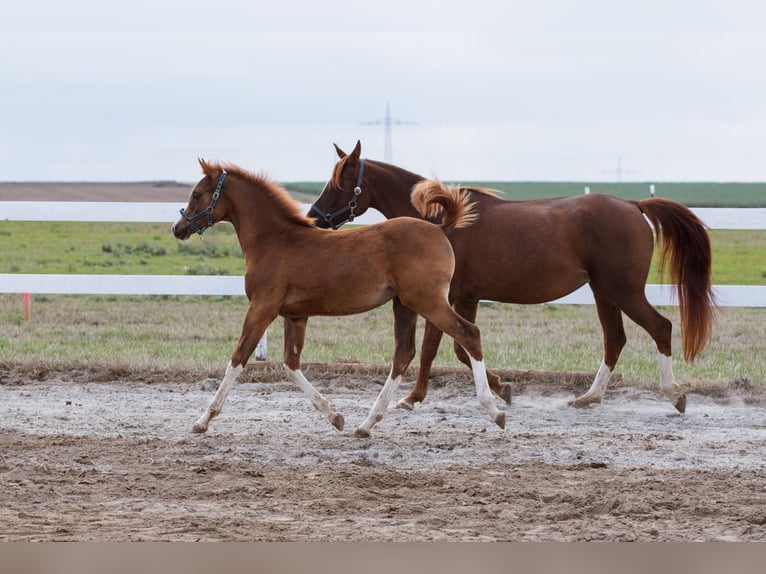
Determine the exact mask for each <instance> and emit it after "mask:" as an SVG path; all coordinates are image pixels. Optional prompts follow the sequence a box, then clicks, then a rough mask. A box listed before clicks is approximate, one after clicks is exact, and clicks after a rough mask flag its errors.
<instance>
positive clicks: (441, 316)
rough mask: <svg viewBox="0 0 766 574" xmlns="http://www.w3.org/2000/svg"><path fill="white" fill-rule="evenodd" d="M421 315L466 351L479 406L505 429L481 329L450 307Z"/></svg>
mask: <svg viewBox="0 0 766 574" xmlns="http://www.w3.org/2000/svg"><path fill="white" fill-rule="evenodd" d="M421 314H423V316H424V317H426V318H427V319H428V320H429V321H431V322H432V323H433V324H434V325H435V326H436V327H438V328H439V329H441V330H442V331H444V332H445V333H447V334H448V335H449V336H450V337H452V338H453V339H455V340H456V341H457V342H458V343H459V344H460V345H461V346H462V347H463V348H464V349H465V350H466V352H467V353H468V358H469V360H470V361H471V370H472V371H473V380H474V383H475V385H476V397H477V398H478V399H479V404H480V405H481V406H482V408H483V409H484V410H485V411H486V413H487V414H488V415H489V418H491V419H492V420H493V421H494V422H495V424H497V426H499V427H500V428H505V413H504V412H503V411H501V410H500V409H498V408H497V406H496V405H495V402H494V399H493V398H492V392H491V391H490V389H489V382H488V380H487V369H486V367H485V366H484V355H483V354H482V350H481V335H480V333H479V328H478V327H477V326H476V325H474V324H473V323H469V322H468V321H466V320H465V319H463V318H462V317H461V316H460V315H458V314H457V313H456V312H455V311H454V310H453V309H452V307H450V306H449V305H445V306H444V307H443V308H441V309H435V310H433V311H430V312H429V313H428V314H426V313H423V312H421Z"/></svg>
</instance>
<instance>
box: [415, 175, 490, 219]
mask: <svg viewBox="0 0 766 574" xmlns="http://www.w3.org/2000/svg"><path fill="white" fill-rule="evenodd" d="M410 202H411V203H412V205H413V206H414V207H415V209H417V210H418V213H420V215H421V216H422V217H425V218H427V219H438V218H439V216H441V222H440V223H439V226H440V227H441V228H442V229H444V230H448V229H454V228H456V227H468V226H469V225H471V224H472V223H473V222H474V221H476V218H477V217H478V213H476V211H475V210H474V204H473V203H471V201H470V196H469V193H468V192H467V191H466V190H461V189H460V188H459V187H458V186H455V185H444V184H442V183H441V182H440V181H438V180H430V179H425V180H423V181H421V182H420V183H417V184H416V185H415V186H414V187H413V188H412V193H411V194H410Z"/></svg>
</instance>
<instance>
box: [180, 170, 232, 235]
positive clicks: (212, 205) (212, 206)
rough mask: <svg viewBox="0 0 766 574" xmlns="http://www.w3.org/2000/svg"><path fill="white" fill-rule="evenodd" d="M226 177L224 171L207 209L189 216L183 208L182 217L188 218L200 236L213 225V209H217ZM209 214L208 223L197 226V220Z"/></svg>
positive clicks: (192, 228) (187, 220)
mask: <svg viewBox="0 0 766 574" xmlns="http://www.w3.org/2000/svg"><path fill="white" fill-rule="evenodd" d="M224 179H226V172H225V171H222V172H221V176H220V177H219V178H218V185H216V186H215V191H214V192H213V197H212V199H211V200H210V205H208V207H207V209H206V210H205V211H200V212H199V213H198V214H197V215H195V216H193V217H189V216H188V215H186V213H185V212H184V210H183V207H182V208H181V210H180V211H181V217H183V218H184V219H185V220H186V223H188V224H189V227H191V230H192V231H194V232H195V233H198V234H199V235H200V236H201V235H202V234H203V233H204V232H205V230H206V229H207V228H208V227H213V210H214V209H215V204H216V203H218V198H219V197H220V196H221V188H223V180H224ZM206 215H207V223H206V224H205V226H204V227H197V225H195V223H194V222H195V221H197V220H199V219H202V218H203V217H205V216H206Z"/></svg>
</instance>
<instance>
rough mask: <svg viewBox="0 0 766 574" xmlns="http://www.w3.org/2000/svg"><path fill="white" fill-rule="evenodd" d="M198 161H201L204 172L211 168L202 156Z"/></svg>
mask: <svg viewBox="0 0 766 574" xmlns="http://www.w3.org/2000/svg"><path fill="white" fill-rule="evenodd" d="M197 162H199V166H200V167H201V168H202V173H206V172H207V170H208V169H210V166H208V164H207V162H206V161H205V160H204V159H202V158H201V157H198V158H197Z"/></svg>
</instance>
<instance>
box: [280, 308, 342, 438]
mask: <svg viewBox="0 0 766 574" xmlns="http://www.w3.org/2000/svg"><path fill="white" fill-rule="evenodd" d="M307 323H308V317H300V318H287V317H285V320H284V324H285V355H284V365H285V370H286V371H287V372H288V374H289V375H290V377H291V378H292V379H293V381H295V382H296V383H298V386H299V387H300V388H301V390H302V391H303V392H304V393H306V394H307V395H308V397H309V399H310V400H311V404H312V405H314V408H315V409H317V410H318V411H319V412H320V413H322V414H323V415H324V416H325V418H327V420H328V421H330V424H331V425H332V426H334V427H335V428H336V429H338V430H343V424H344V421H343V415H341V414H339V413H337V412H335V411H334V410H333V408H332V406H331V405H330V402H329V401H328V400H327V399H326V398H324V397H323V396H322V394H321V393H320V392H319V391H318V390H317V389H316V388H315V387H314V385H312V384H311V383H310V382H309V381H308V379H307V378H306V377H305V376H304V375H303V371H301V351H303V342H304V340H305V338H306V324H307Z"/></svg>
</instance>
